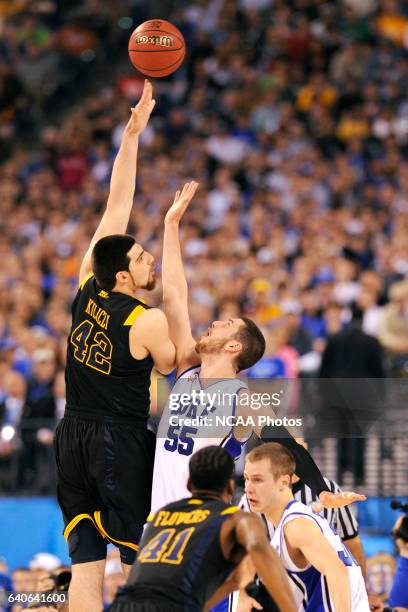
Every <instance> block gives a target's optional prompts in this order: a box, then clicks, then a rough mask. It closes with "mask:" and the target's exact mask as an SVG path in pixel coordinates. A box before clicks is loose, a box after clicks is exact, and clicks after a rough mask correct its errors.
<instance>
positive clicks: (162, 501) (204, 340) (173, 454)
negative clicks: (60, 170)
mask: <svg viewBox="0 0 408 612" xmlns="http://www.w3.org/2000/svg"><path fill="white" fill-rule="evenodd" d="M197 186H198V183H196V182H194V181H192V182H191V183H186V184H185V185H184V187H183V190H182V191H181V192H180V191H178V192H177V193H176V196H175V199H174V202H173V205H172V206H171V207H170V209H169V211H168V212H167V215H166V218H165V224H164V241H163V262H162V281H163V301H164V310H165V313H166V316H167V320H168V324H169V335H170V337H171V339H172V341H173V343H174V345H175V347H176V366H177V376H178V379H177V381H176V383H175V387H174V388H173V389H172V391H171V396H170V399H171V398H172V397H173V402H174V403H175V407H174V411H172V410H171V406H170V400H169V402H168V403H167V405H166V407H165V409H164V412H163V415H162V418H161V421H160V425H159V432H158V438H157V443H156V454H155V469H154V476H153V491H152V498H153V504H152V510H153V511H154V510H155V509H156V508H158V507H161V506H163V505H166V504H168V503H171V502H173V501H175V500H177V499H179V498H180V497H183V496H184V495H185V493H186V488H185V487H186V483H187V478H186V475H187V473H188V461H189V457H190V455H191V454H192V453H193V451H196V450H198V448H202V447H203V446H207V445H211V444H221V445H223V446H227V448H228V450H229V451H230V452H231V453H232V454H233V455H234V456H238V455H239V454H240V452H241V446H242V443H243V441H245V440H246V439H247V438H248V437H249V436H250V435H251V434H252V431H253V430H252V429H249V428H248V427H244V426H239V427H238V426H237V427H233V426H232V425H231V424H228V423H226V424H225V425H220V424H219V423H218V424H217V423H216V424H214V420H213V421H212V428H211V426H208V424H207V423H205V422H203V421H201V422H200V423H199V424H198V426H197V424H196V423H195V424H194V425H192V424H191V423H190V424H187V423H186V422H185V421H182V420H181V417H185V418H189V417H191V418H199V417H203V418H204V417H205V416H208V415H212V416H213V417H214V415H217V414H222V415H224V416H225V417H229V418H231V417H232V416H233V415H235V416H237V417H243V418H246V417H247V416H248V413H251V410H250V408H248V402H247V401H246V402H244V401H243V398H244V396H245V394H246V395H248V389H247V388H246V385H245V384H244V383H243V382H242V381H240V380H237V374H238V372H240V371H242V370H245V369H247V368H249V367H251V365H253V364H254V363H256V362H257V361H258V360H259V359H260V358H261V357H262V355H263V353H264V350H265V339H264V337H263V335H262V332H261V331H260V330H259V329H258V327H257V326H256V325H255V323H254V322H253V321H251V320H250V319H247V318H245V317H241V318H236V319H230V320H228V321H214V322H213V323H212V324H210V326H209V327H208V332H207V334H204V335H203V336H202V337H201V338H200V340H199V341H198V342H196V340H195V339H194V338H193V336H192V332H191V325H190V319H189V313H188V288H187V281H186V277H185V274H184V268H183V260H182V256H181V247H180V238H179V224H180V221H181V219H182V217H183V214H184V212H185V210H186V209H187V206H188V205H189V203H190V201H191V200H192V198H193V197H194V194H195V192H196V189H197ZM192 391H202V392H203V393H205V394H206V395H205V397H204V399H203V400H202V401H201V400H200V402H201V403H199V404H197V405H194V402H190V403H189V405H188V406H183V402H182V399H183V397H182V396H183V394H185V395H187V396H188V397H190V395H191V393H192ZM228 394H230V401H228V399H227V401H225V398H226V396H228ZM219 395H222V401H221V400H220V399H219ZM175 396H176V399H174V398H175ZM211 396H215V400H213V401H212V398H211ZM177 398H178V400H177ZM177 402H178V403H177ZM204 404H205V405H204ZM270 414H272V412H271V413H270ZM252 415H253V412H252ZM174 416H176V417H178V419H176V422H175V423H174V421H172V422H170V417H174ZM229 423H230V422H229ZM254 431H255V433H257V434H260V433H261V431H260V428H254ZM262 439H264V440H271V439H272V440H276V439H277V440H279V441H280V442H281V444H283V445H284V446H286V447H287V448H290V450H291V452H292V453H293V454H294V456H295V460H296V467H297V473H298V475H299V476H300V477H301V478H302V480H303V481H304V482H305V483H307V484H308V485H309V486H310V487H311V488H312V489H313V490H314V491H315V493H316V494H318V495H319V499H320V501H321V502H322V504H323V505H324V506H326V507H340V506H344V505H347V504H348V503H351V501H352V500H354V499H364V497H362V496H356V495H355V494H350V497H349V499H345V498H344V497H343V496H342V495H339V494H333V493H331V492H330V491H329V490H328V487H327V484H326V483H325V481H324V480H323V477H322V475H321V474H320V471H319V469H318V468H317V466H316V464H315V463H314V461H313V459H312V458H311V456H310V455H309V453H308V452H307V450H306V449H304V448H303V447H302V446H301V445H299V444H297V443H296V442H295V440H294V439H293V438H292V437H291V436H290V434H289V433H288V432H287V430H286V429H285V428H284V427H273V428H272V427H270V428H264V429H263V430H262Z"/></svg>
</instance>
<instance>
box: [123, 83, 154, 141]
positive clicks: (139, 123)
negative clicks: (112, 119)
mask: <svg viewBox="0 0 408 612" xmlns="http://www.w3.org/2000/svg"><path fill="white" fill-rule="evenodd" d="M155 104H156V100H153V87H152V84H151V83H150V81H148V80H147V79H146V80H145V82H144V86H143V93H142V97H141V98H140V100H139V102H138V103H137V105H136V106H135V107H134V108H131V109H130V110H131V112H132V114H131V116H130V119H129V122H128V124H127V126H126V130H127V131H128V132H130V133H131V134H140V133H141V132H143V130H144V129H145V127H146V125H147V122H148V121H149V117H150V115H151V113H152V110H153V109H154V106H155Z"/></svg>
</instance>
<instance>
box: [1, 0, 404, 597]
mask: <svg viewBox="0 0 408 612" xmlns="http://www.w3.org/2000/svg"><path fill="white" fill-rule="evenodd" d="M151 17H161V18H165V19H168V20H170V21H172V22H173V23H175V24H176V25H177V26H178V27H179V28H180V30H181V31H182V32H183V34H184V37H185V39H186V43H187V49H188V53H187V57H186V60H185V62H184V64H183V66H182V67H181V68H180V69H179V70H178V71H177V72H176V73H175V74H174V75H173V76H172V77H169V78H166V79H163V80H155V82H154V91H155V97H156V100H157V104H156V108H155V110H154V114H153V117H152V119H151V121H150V123H149V126H148V128H147V129H146V130H145V132H144V133H143V135H142V138H141V143H142V145H141V147H140V153H139V162H138V179H137V190H136V197H135V204H134V208H133V212H132V215H131V223H130V226H129V231H130V233H132V234H134V235H135V236H136V238H137V240H138V242H140V243H142V244H143V245H145V246H146V248H148V249H149V251H150V252H152V253H153V254H154V255H155V257H156V259H157V260H159V259H160V254H161V239H162V222H163V216H164V212H165V211H166V209H167V207H168V205H169V203H170V202H171V199H172V196H173V194H174V192H175V190H176V189H177V188H178V187H179V186H180V185H181V184H182V182H183V181H184V180H186V179H190V178H194V179H196V180H198V181H199V182H200V189H199V192H198V195H197V197H196V198H195V201H194V202H193V204H192V206H191V209H190V210H189V212H188V214H187V215H186V218H185V221H183V230H182V240H183V248H184V258H185V265H186V271H187V276H188V281H189V287H190V296H191V299H190V314H191V318H192V322H193V328H194V332H195V333H196V334H199V333H200V332H201V331H202V330H203V328H206V327H207V323H208V321H210V320H211V319H213V318H215V317H217V318H225V317H228V318H229V317H231V316H238V315H239V314H240V313H246V314H247V315H248V316H250V317H251V318H253V319H254V320H256V321H257V322H258V323H260V324H261V325H262V327H263V330H264V332H265V335H266V338H267V351H266V355H265V358H264V360H263V361H262V362H261V364H259V366H258V367H257V368H254V369H253V371H252V372H250V373H249V375H250V376H251V377H252V378H254V377H261V378H263V379H273V378H276V377H281V378H287V379H291V381H292V383H291V384H292V385H294V387H293V388H294V389H295V391H294V393H293V398H292V403H291V405H290V408H289V410H290V414H291V415H295V414H300V413H301V414H302V415H303V416H304V415H306V416H308V417H311V418H312V421H310V418H309V419H308V420H307V423H306V425H307V427H306V430H305V432H304V433H305V435H306V436H307V437H308V439H309V442H310V445H311V450H312V453H313V455H314V457H315V458H316V460H317V461H318V463H319V465H320V466H321V468H322V471H323V472H324V474H325V475H326V476H328V477H332V478H335V479H336V480H337V481H338V482H339V483H340V484H341V485H344V486H346V487H347V488H350V487H353V488H356V489H357V490H359V491H361V492H366V493H367V494H368V495H369V496H370V499H369V500H368V501H367V502H366V503H365V504H360V505H359V507H358V508H356V509H355V510H356V512H358V520H359V523H360V527H361V530H362V533H363V543H364V546H365V549H366V553H367V555H368V556H373V555H376V553H378V552H380V551H387V552H389V553H391V554H394V553H395V549H394V545H393V543H392V540H391V539H390V537H389V531H390V528H391V526H392V524H393V522H394V520H395V518H396V516H397V513H395V512H393V511H391V510H390V509H389V499H390V498H393V497H397V496H399V497H400V498H401V499H404V497H405V498H406V496H407V495H408V476H407V457H408V445H407V437H406V433H407V432H406V430H407V417H406V413H407V407H406V398H407V393H406V389H407V388H406V381H407V378H406V377H407V374H408V279H407V276H408V241H407V230H408V98H407V86H408V53H407V47H408V9H407V7H406V4H405V3H404V2H403V1H402V0H401V2H398V1H397V0H337V1H334V0H332V1H330V2H321V1H319V0H292V1H290V0H274V1H272V0H210V1H207V0H195V1H194V0H191V1H190V2H188V3H187V2H181V1H177V0H174V1H172V2H170V1H169V2H166V1H164V0H163V1H159V0H154V2H144V1H143V0H133V1H130V0H129V1H127V0H117V1H115V2H114V3H113V2H102V1H100V0H88V1H86V2H75V1H73V0H72V1H69V2H68V1H65V2H64V1H59V2H57V1H56V0H38V1H35V0H32V1H30V0H10V1H8V2H0V228H1V242H0V432H1V433H0V487H1V498H0V525H1V530H0V555H2V556H3V557H4V560H3V561H2V569H3V570H4V571H5V572H7V571H9V570H12V569H14V568H15V567H17V566H27V564H28V563H29V561H30V559H32V558H33V556H34V555H35V554H36V553H39V552H50V553H54V554H56V555H57V556H58V557H59V558H60V559H61V560H62V561H64V562H66V561H67V556H66V550H65V543H64V541H63V539H62V536H61V530H62V523H61V520H60V516H59V511H58V509H57V506H56V503H55V501H54V498H53V495H54V480H55V479H54V463H53V453H52V436H53V430H54V428H55V426H56V423H57V422H58V420H59V419H60V418H61V416H62V414H63V409H64V375H63V371H64V360H65V346H66V337H67V332H68V330H69V325H70V302H71V300H72V298H73V296H74V294H75V292H76V280H77V271H78V267H79V262H80V260H81V257H82V255H83V253H84V252H85V250H86V248H87V244H88V241H89V238H90V236H91V235H92V233H93V231H94V229H95V227H96V225H97V223H98V219H99V217H100V214H101V211H102V210H103V207H104V204H105V202H106V199H107V194H108V186H109V178H110V172H111V168H112V163H113V159H114V156H115V153H116V151H117V148H118V145H119V142H120V137H121V133H122V131H123V128H124V125H125V122H126V120H127V117H128V115H129V108H130V106H131V105H133V104H134V102H135V101H136V100H137V99H138V97H139V95H140V92H141V88H142V83H143V79H142V77H141V75H138V74H137V73H136V71H135V70H134V69H133V68H132V67H131V65H130V63H129V60H128V57H127V40H128V37H129V35H130V33H131V31H132V29H134V27H136V25H138V24H139V23H141V22H143V21H144V20H145V19H148V18H151ZM145 297H146V299H147V301H148V302H149V303H150V304H153V305H159V304H160V301H161V288H160V283H159V285H158V287H157V289H156V290H155V291H154V294H153V295H152V294H148V295H146V296H145ZM361 328H362V330H363V331H361ZM342 330H343V331H342ZM339 332H341V334H340V336H338V335H337V334H338V333H339ZM368 336H369V337H370V338H373V339H374V340H369V341H367V337H368ZM332 377H336V378H342V379H347V378H349V377H354V378H358V379H359V380H360V381H361V385H360V388H363V389H365V388H366V385H367V381H372V380H373V379H375V383H374V387H373V386H372V385H371V384H369V385H368V386H369V387H370V388H371V390H372V389H373V388H375V389H377V387H376V385H378V380H379V379H380V380H382V381H383V382H384V385H383V387H382V389H381V391H378V393H377V392H376V393H375V398H374V395H373V394H372V393H371V395H370V393H368V395H364V394H360V395H361V397H359V399H358V401H357V400H354V402H353V401H351V403H350V402H348V404H347V406H348V408H347V410H348V412H347V411H346V412H347V415H346V417H345V421H344V422H345V423H346V425H347V424H348V423H349V419H348V417H349V415H350V414H355V411H357V412H358V410H360V409H361V410H362V411H363V413H364V416H363V420H364V422H365V423H366V421H367V418H368V420H369V421H370V427H371V426H372V427H373V428H374V429H368V428H365V426H364V427H362V428H360V429H358V431H357V430H356V429H353V427H352V428H351V429H348V428H347V427H345V429H342V428H341V429H340V430H339V429H337V428H336V427H333V428H332V430H330V431H328V430H327V429H326V430H325V434H324V435H323V434H322V432H321V430H316V429H315V424H316V422H317V423H319V422H320V421H319V418H321V417H322V406H321V403H319V402H315V401H310V398H311V396H310V395H307V396H306V397H307V398H308V401H307V402H306V404H305V402H302V398H304V395H303V392H302V389H304V386H303V385H304V381H305V380H306V381H307V380H309V382H310V380H312V381H316V380H317V381H319V380H321V379H330V378H332ZM404 377H405V378H404ZM293 381H295V382H293ZM296 381H297V382H296ZM300 382H302V386H300V387H299V386H298V387H296V385H300ZM318 386H319V384H317V387H318ZM315 388H316V387H315ZM299 389H300V391H299ZM363 395H364V398H363ZM155 398H156V393H155V388H153V406H152V411H153V413H154V412H157V410H159V408H160V407H157V405H156V399H155ZM314 398H315V396H312V399H313V400H314ZM326 399H327V398H326ZM373 403H375V404H376V409H375V411H374V409H373V408H372V407H373ZM357 404H358V405H357ZM367 415H369V416H367ZM313 419H315V420H314V421H313ZM316 419H317V420H316ZM323 420H324V418H323ZM344 422H342V427H343V426H344ZM339 438H342V441H339ZM371 565H372V567H373V568H375V572H376V576H377V578H378V576H380V577H379V578H378V580H379V584H380V586H379V587H378V589H379V590H381V589H383V590H386V588H387V585H389V583H390V571H391V570H390V569H389V568H391V569H392V560H390V558H389V557H386V556H382V557H381V556H380V557H378V555H377V556H376V557H373V562H372V564H371ZM378 568H380V569H378ZM387 568H388V569H387ZM373 572H374V570H373Z"/></svg>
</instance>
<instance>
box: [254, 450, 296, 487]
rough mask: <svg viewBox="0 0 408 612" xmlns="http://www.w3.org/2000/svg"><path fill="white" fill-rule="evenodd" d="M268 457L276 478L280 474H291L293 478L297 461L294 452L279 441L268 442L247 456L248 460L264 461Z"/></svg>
mask: <svg viewBox="0 0 408 612" xmlns="http://www.w3.org/2000/svg"><path fill="white" fill-rule="evenodd" d="M262 459H268V460H269V462H270V464H271V472H272V474H273V477H274V479H275V480H276V479H277V478H279V477H280V476H286V474H287V475H288V476H290V478H291V479H292V476H293V474H294V473H295V468H296V462H295V458H294V456H293V455H292V453H291V452H290V451H289V450H288V449H287V448H285V447H284V446H282V444H278V443H277V442H267V443H266V444H261V445H260V446H257V447H256V448H254V449H253V450H251V451H250V452H249V453H248V454H247V456H246V460H247V461H251V462H253V461H262Z"/></svg>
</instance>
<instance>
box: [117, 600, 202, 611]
mask: <svg viewBox="0 0 408 612" xmlns="http://www.w3.org/2000/svg"><path fill="white" fill-rule="evenodd" d="M105 612H194V611H193V610H191V609H189V608H185V607H182V606H176V605H172V604H169V603H164V602H163V601H162V602H158V601H157V602H155V601H154V599H151V600H149V601H147V600H146V601H131V600H130V599H123V600H118V601H114V602H113V604H112V605H111V606H109V608H106V610H105Z"/></svg>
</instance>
